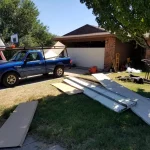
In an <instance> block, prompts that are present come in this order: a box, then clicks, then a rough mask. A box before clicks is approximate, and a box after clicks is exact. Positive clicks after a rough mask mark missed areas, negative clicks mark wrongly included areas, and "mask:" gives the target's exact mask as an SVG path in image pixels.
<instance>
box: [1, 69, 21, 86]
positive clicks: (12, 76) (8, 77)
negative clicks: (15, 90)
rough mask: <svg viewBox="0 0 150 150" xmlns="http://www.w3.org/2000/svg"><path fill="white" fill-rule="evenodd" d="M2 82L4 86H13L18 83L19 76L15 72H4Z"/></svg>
mask: <svg viewBox="0 0 150 150" xmlns="http://www.w3.org/2000/svg"><path fill="white" fill-rule="evenodd" d="M2 83H3V85H4V86H5V87H14V86H16V85H17V84H18V83H19V76H18V74H16V73H15V72H9V73H6V74H5V75H4V76H3V79H2Z"/></svg>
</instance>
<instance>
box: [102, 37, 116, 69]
mask: <svg viewBox="0 0 150 150" xmlns="http://www.w3.org/2000/svg"><path fill="white" fill-rule="evenodd" d="M115 49H116V38H115V37H109V38H106V39H105V58H104V69H105V70H109V69H110V68H111V66H112V59H113V58H114V54H115Z"/></svg>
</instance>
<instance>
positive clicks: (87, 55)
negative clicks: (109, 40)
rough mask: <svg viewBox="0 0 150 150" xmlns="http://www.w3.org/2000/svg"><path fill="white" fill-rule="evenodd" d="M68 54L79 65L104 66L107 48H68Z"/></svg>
mask: <svg viewBox="0 0 150 150" xmlns="http://www.w3.org/2000/svg"><path fill="white" fill-rule="evenodd" d="M67 50H68V55H69V56H70V57H71V59H72V60H73V63H75V64H76V65H77V66H79V67H92V66H97V67H98V68H101V69H103V68H104V53H105V48H88V47H87V48H67ZM91 58H94V59H91Z"/></svg>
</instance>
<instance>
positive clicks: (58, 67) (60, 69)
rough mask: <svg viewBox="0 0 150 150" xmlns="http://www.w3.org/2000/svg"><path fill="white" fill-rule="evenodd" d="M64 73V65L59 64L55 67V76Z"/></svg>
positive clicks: (60, 75)
mask: <svg viewBox="0 0 150 150" xmlns="http://www.w3.org/2000/svg"><path fill="white" fill-rule="evenodd" d="M63 75H64V66H57V67H56V68H55V69H54V77H56V78H59V77H62V76H63Z"/></svg>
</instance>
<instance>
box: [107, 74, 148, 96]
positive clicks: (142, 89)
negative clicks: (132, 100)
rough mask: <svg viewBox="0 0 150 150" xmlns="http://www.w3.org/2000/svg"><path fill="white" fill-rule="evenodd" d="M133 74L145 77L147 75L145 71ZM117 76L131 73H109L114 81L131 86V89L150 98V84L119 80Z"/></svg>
mask: <svg viewBox="0 0 150 150" xmlns="http://www.w3.org/2000/svg"><path fill="white" fill-rule="evenodd" d="M133 75H138V76H141V77H143V78H144V77H145V73H140V74H133ZM117 76H129V73H126V72H121V73H111V74H109V77H110V78H111V79H113V80H114V81H116V82H118V83H119V84H121V85H123V86H125V87H127V88H129V89H130V90H132V91H134V92H136V93H138V94H140V95H143V96H145V97H148V98H150V84H136V83H132V82H124V81H119V80H118V79H116V77H117Z"/></svg>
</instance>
